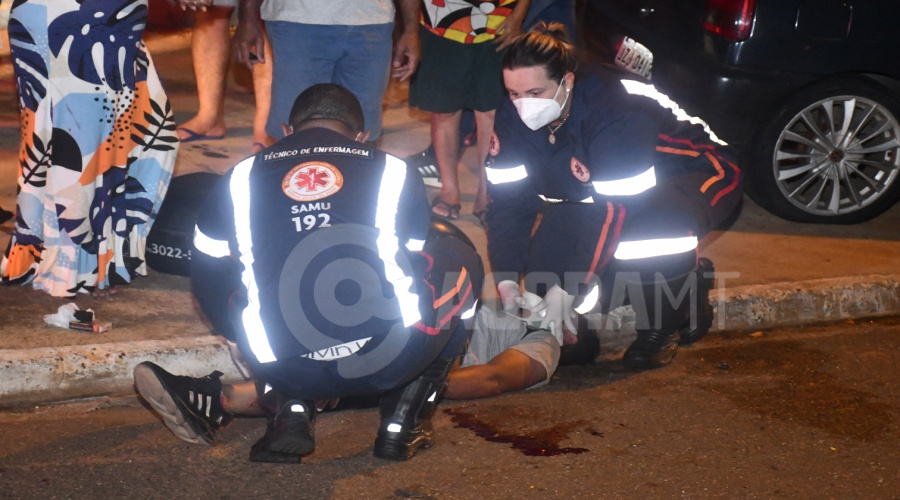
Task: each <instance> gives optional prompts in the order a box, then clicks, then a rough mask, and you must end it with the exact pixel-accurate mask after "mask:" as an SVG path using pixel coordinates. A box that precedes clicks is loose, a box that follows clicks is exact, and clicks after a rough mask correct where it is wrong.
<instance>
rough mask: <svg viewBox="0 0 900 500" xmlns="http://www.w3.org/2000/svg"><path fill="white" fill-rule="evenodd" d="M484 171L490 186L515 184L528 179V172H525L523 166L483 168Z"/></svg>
mask: <svg viewBox="0 0 900 500" xmlns="http://www.w3.org/2000/svg"><path fill="white" fill-rule="evenodd" d="M484 171H485V173H487V180H488V182H490V183H491V184H506V183H508V182H517V181H521V180H522V179H525V178H527V177H528V171H527V170H525V165H519V166H518V167H513V168H490V167H485V169H484Z"/></svg>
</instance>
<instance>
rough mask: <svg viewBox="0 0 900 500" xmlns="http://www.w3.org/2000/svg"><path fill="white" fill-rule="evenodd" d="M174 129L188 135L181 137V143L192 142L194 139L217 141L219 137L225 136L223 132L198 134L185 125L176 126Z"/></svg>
mask: <svg viewBox="0 0 900 500" xmlns="http://www.w3.org/2000/svg"><path fill="white" fill-rule="evenodd" d="M175 130H176V131H177V130H181V131H184V133H186V134H187V135H188V136H187V137H186V138H184V139H181V143H182V144H184V143H187V142H194V141H218V140H220V139H224V138H225V134H222V135H203V134H199V133H197V132H194V131H193V130H191V129H189V128H185V127H178V128H177V129H175Z"/></svg>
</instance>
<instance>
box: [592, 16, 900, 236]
mask: <svg viewBox="0 0 900 500" xmlns="http://www.w3.org/2000/svg"><path fill="white" fill-rule="evenodd" d="M897 19H900V2H888V1H882V0H588V3H587V6H586V11H585V16H584V35H585V42H586V45H587V47H588V49H589V51H590V52H592V53H596V54H602V55H605V57H607V58H608V59H609V61H610V62H615V63H616V64H618V65H620V66H623V67H626V68H627V69H629V70H631V71H634V72H636V73H642V74H644V75H645V76H648V77H650V78H651V81H652V82H653V83H654V84H655V85H656V87H657V88H658V89H659V90H660V91H661V92H663V93H665V94H667V95H669V97H671V98H672V99H673V100H675V101H676V102H678V103H679V104H680V105H681V106H682V107H683V108H685V110H686V111H688V112H689V113H690V114H694V115H697V116H700V117H701V118H703V119H704V120H705V121H706V122H707V123H709V124H710V126H711V128H712V130H713V131H715V133H716V134H717V135H718V136H719V137H721V138H722V139H724V140H725V141H726V142H729V143H730V144H732V145H734V146H736V147H737V149H738V151H739V152H740V160H741V161H740V166H741V167H742V170H743V172H744V173H745V180H746V182H745V188H746V192H747V193H748V194H749V195H750V197H751V198H752V199H753V200H754V201H756V202H757V203H759V204H760V205H762V206H763V207H765V208H766V209H768V210H769V211H771V212H773V213H774V214H776V215H778V216H781V217H783V218H785V219H788V220H793V221H801V222H820V223H838V224H851V223H856V222H861V221H865V220H868V219H871V218H872V217H875V216H876V215H878V214H880V213H881V212H883V211H885V210H887V209H888V208H889V207H890V206H891V205H893V204H894V203H895V202H896V201H897V200H898V198H900V179H898V177H900V121H898V120H900V30H898V29H897V27H896V26H897Z"/></svg>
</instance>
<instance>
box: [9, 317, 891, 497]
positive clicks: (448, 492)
mask: <svg viewBox="0 0 900 500" xmlns="http://www.w3.org/2000/svg"><path fill="white" fill-rule="evenodd" d="M898 363H900V321H898V320H896V319H886V320H879V321H874V322H872V321H857V322H846V323H843V324H836V325H832V326H821V327H809V328H795V329H783V330H774V331H762V332H749V333H728V334H713V335H710V337H708V338H707V339H704V340H703V341H701V342H700V343H698V344H697V345H695V346H694V347H691V348H685V349H682V350H681V352H680V353H679V355H678V357H677V358H676V359H675V362H674V363H673V364H672V365H671V366H669V367H667V368H663V369H659V370H654V371H647V372H639V373H634V372H625V371H622V370H621V369H620V368H619V366H620V365H619V364H618V361H616V360H609V361H604V362H600V363H598V364H596V365H593V366H587V367H564V368H562V369H560V370H559V371H558V372H557V375H556V376H555V377H554V379H553V380H552V381H551V383H550V384H549V386H546V387H544V388H542V389H539V390H535V391H530V392H525V393H519V394H513V395H509V396H504V397H499V398H494V399H486V400H480V401H462V402H450V401H445V402H443V403H442V404H441V405H440V406H439V407H438V411H437V412H436V415H435V417H434V422H435V429H436V433H437V443H436V445H435V446H434V447H433V448H431V449H429V450H426V451H424V452H422V453H420V454H419V455H418V456H416V457H415V458H413V459H412V460H410V461H409V462H404V463H395V462H390V461H386V460H380V459H377V458H374V457H373V456H372V442H373V440H374V437H375V429H376V427H377V423H378V415H377V410H375V409H361V410H346V411H340V412H333V413H323V414H320V416H319V419H318V421H317V422H316V440H317V445H316V450H315V452H313V453H312V454H311V455H309V456H308V457H304V459H303V463H302V464H299V465H272V464H259V463H251V462H249V461H248V460H247V456H248V453H249V450H250V445H251V444H252V443H253V442H254V441H255V440H256V439H258V438H259V436H261V435H262V432H263V430H264V427H265V421H264V419H238V420H236V421H234V422H233V423H232V424H231V425H229V426H228V427H226V428H225V429H224V430H222V431H221V432H220V433H219V434H218V439H219V442H218V444H217V446H215V447H213V448H208V447H203V446H196V445H188V444H186V443H183V442H181V441H179V440H178V439H176V438H175V437H174V436H173V435H172V434H171V433H170V432H169V431H168V430H167V429H166V428H165V427H164V426H163V424H162V423H161V422H160V421H159V420H158V419H157V418H156V417H155V415H154V414H153V413H152V412H151V411H150V410H148V409H147V408H145V407H144V406H142V405H141V404H140V402H139V400H138V399H137V398H136V397H121V398H113V399H109V398H99V399H91V400H82V401H77V402H72V403H68V404H57V405H49V406H38V407H29V408H20V409H16V410H7V411H4V412H3V413H2V414H0V427H2V429H3V432H2V434H0V450H2V452H0V455H2V458H0V491H3V495H2V496H3V497H5V498H109V497H112V496H114V495H121V494H123V493H125V494H127V495H128V496H130V497H133V498H249V497H253V498H287V497H293V498H375V499H388V498H440V499H449V498H577V497H582V498H604V497H607V498H621V497H629V498H676V497H694V498H735V497H740V498H782V497H785V498H787V497H790V498H896V497H897V495H898V493H900V479H898V471H900V452H898V450H900V446H898V444H900V433H898V430H897V429H898V424H897V422H898V419H900V381H898V379H897V377H896V372H895V368H894V367H896V366H897V365H898Z"/></svg>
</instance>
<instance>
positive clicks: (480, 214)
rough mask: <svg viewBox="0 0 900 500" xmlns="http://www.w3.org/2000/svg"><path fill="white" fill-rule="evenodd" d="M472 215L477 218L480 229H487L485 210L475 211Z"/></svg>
mask: <svg viewBox="0 0 900 500" xmlns="http://www.w3.org/2000/svg"><path fill="white" fill-rule="evenodd" d="M472 215H474V216H475V217H478V223H479V224H481V227H482V228H484V229H487V209H486V208H485V209H483V210H477V211H475V212H472Z"/></svg>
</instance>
